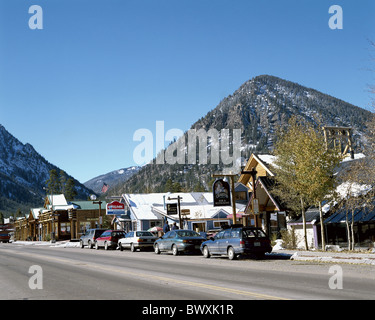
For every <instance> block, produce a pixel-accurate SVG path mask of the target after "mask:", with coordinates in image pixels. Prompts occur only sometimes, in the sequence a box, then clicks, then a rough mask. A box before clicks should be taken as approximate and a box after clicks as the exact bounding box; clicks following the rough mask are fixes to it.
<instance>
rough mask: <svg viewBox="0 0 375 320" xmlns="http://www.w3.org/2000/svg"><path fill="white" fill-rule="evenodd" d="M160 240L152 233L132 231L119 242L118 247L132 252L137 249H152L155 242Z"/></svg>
mask: <svg viewBox="0 0 375 320" xmlns="http://www.w3.org/2000/svg"><path fill="white" fill-rule="evenodd" d="M156 239H158V237H156V236H155V235H153V234H152V233H151V232H150V231H130V232H128V233H127V234H126V235H125V238H121V239H119V241H118V246H119V248H120V250H121V251H122V250H123V249H125V248H128V249H130V250H131V251H132V252H134V251H136V250H137V249H139V250H141V249H146V248H149V249H150V248H152V247H153V245H154V242H155V240H156Z"/></svg>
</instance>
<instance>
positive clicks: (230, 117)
mask: <svg viewBox="0 0 375 320" xmlns="http://www.w3.org/2000/svg"><path fill="white" fill-rule="evenodd" d="M370 114H371V112H370V111H368V110H365V109H363V108H360V107H357V106H354V105H352V104H350V103H347V102H345V101H343V100H341V99H338V98H335V97H332V96H330V95H328V94H324V93H322V92H319V91H318V90H315V89H311V88H307V87H305V86H302V85H300V84H298V83H295V82H291V81H288V80H284V79H281V78H278V77H275V76H270V75H260V76H257V77H254V78H252V79H250V80H248V81H246V82H244V83H243V84H242V85H241V86H240V87H239V88H238V89H237V90H235V91H234V92H233V94H230V95H229V96H227V97H225V98H223V99H222V100H221V101H220V102H219V104H218V105H217V106H216V107H215V108H213V109H212V110H211V111H209V112H207V113H206V115H205V116H202V117H201V118H200V119H199V120H197V121H196V122H195V123H193V124H192V126H191V129H196V130H199V129H204V130H206V132H207V131H208V130H210V129H216V130H217V131H220V130H222V129H241V132H242V135H241V144H242V147H241V150H242V153H241V156H243V157H244V158H248V157H249V156H250V155H251V153H253V152H258V153H269V152H270V150H272V147H273V143H274V139H275V133H276V130H277V127H279V126H285V125H287V123H288V120H289V119H290V118H291V117H292V116H297V117H302V118H304V119H305V120H307V121H309V122H311V123H313V124H314V125H316V126H318V120H320V121H321V122H322V123H324V125H326V126H350V127H353V129H354V130H353V131H354V141H355V148H357V149H360V148H361V146H362V144H363V141H362V136H363V135H364V134H365V131H366V125H365V124H366V121H367V119H368V118H369V115H370ZM186 135H187V134H186V133H185V136H184V138H185V139H186ZM185 145H186V144H185ZM154 160H155V159H154ZM207 163H208V164H207V165H199V164H193V165H191V164H186V163H185V164H180V165H178V164H173V165H171V164H158V165H157V164H154V163H151V164H148V165H145V166H144V167H142V169H141V170H140V171H139V172H138V173H137V174H135V175H134V176H132V177H131V178H130V179H129V180H128V181H127V182H126V184H121V183H120V184H119V185H117V186H115V187H114V188H113V189H112V190H111V191H110V192H109V195H115V194H117V195H119V194H121V193H130V192H132V193H138V192H139V193H142V192H165V191H168V190H164V187H165V185H167V182H168V180H171V181H172V182H173V183H177V184H179V185H180V187H181V189H183V190H186V191H198V190H199V191H202V189H204V190H206V191H208V190H210V186H211V185H212V183H211V182H212V173H214V172H222V171H223V169H224V167H225V166H223V165H222V164H220V165H212V164H210V162H209V161H208V162H207ZM168 185H170V184H169V183H168Z"/></svg>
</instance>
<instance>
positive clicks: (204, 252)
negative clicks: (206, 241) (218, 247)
mask: <svg viewBox="0 0 375 320" xmlns="http://www.w3.org/2000/svg"><path fill="white" fill-rule="evenodd" d="M203 256H204V257H205V258H209V257H210V256H211V254H210V251H209V250H208V247H207V246H204V247H203Z"/></svg>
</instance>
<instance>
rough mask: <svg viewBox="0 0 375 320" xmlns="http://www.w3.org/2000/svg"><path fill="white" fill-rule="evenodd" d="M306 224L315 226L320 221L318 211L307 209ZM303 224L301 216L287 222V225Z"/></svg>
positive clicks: (316, 209)
mask: <svg viewBox="0 0 375 320" xmlns="http://www.w3.org/2000/svg"><path fill="white" fill-rule="evenodd" d="M305 217H306V223H311V224H316V223H318V222H319V221H320V213H319V209H318V208H315V207H312V208H308V209H307V210H306V212H305ZM300 223H303V219H302V216H298V217H297V218H294V219H291V220H289V221H288V224H300Z"/></svg>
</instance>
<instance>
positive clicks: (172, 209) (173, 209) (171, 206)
mask: <svg viewBox="0 0 375 320" xmlns="http://www.w3.org/2000/svg"><path fill="white" fill-rule="evenodd" d="M171 214H178V212H177V203H167V215H171Z"/></svg>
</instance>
